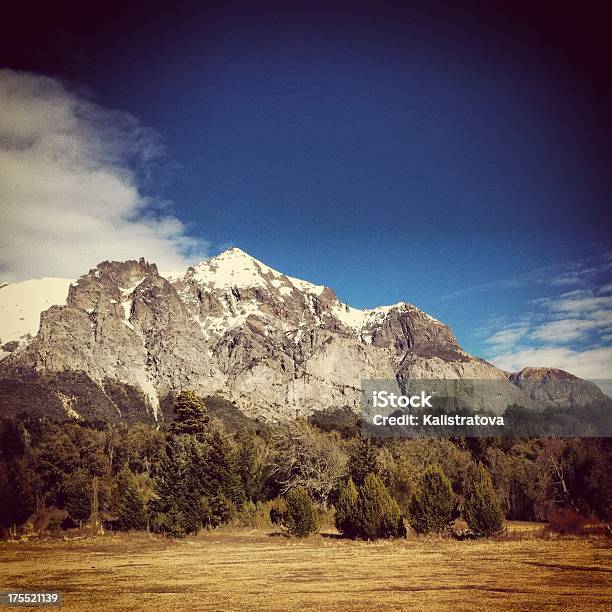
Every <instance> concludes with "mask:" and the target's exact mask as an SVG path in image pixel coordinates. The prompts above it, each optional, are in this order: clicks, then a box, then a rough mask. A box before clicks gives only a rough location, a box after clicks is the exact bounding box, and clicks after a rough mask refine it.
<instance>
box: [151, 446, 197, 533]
mask: <svg viewBox="0 0 612 612" xmlns="http://www.w3.org/2000/svg"><path fill="white" fill-rule="evenodd" d="M199 464H201V453H200V449H199V447H198V446H197V442H196V441H195V439H193V438H189V437H187V436H185V437H181V438H174V439H170V440H169V441H168V444H167V445H166V453H165V455H164V457H163V459H162V462H161V465H160V467H159V471H158V474H157V478H156V480H155V496H154V497H153V499H152V500H151V502H150V511H151V514H152V521H151V526H152V528H153V530H154V531H158V532H160V533H166V534H168V535H172V536H175V537H182V536H184V535H185V534H187V533H194V532H196V531H198V529H199V528H200V527H201V526H202V518H203V517H202V487H201V483H200V480H199V479H198V473H199V471H200V470H199V469H198V467H199Z"/></svg>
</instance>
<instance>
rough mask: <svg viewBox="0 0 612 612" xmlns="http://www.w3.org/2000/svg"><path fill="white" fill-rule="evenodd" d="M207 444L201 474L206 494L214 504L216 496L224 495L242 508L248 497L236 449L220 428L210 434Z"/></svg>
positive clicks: (237, 507)
mask: <svg viewBox="0 0 612 612" xmlns="http://www.w3.org/2000/svg"><path fill="white" fill-rule="evenodd" d="M206 445H207V452H206V460H205V465H204V468H203V473H202V475H201V477H202V482H203V483H204V493H205V495H206V496H207V497H208V498H209V501H211V502H213V505H214V499H215V498H216V497H223V498H225V499H226V500H227V501H228V502H230V503H232V504H233V505H234V507H235V508H236V509H240V508H242V505H243V504H244V502H245V501H246V498H245V495H244V486H243V484H242V478H241V477H240V471H239V469H238V462H237V457H236V449H235V448H233V447H232V444H231V443H230V441H229V440H228V439H227V437H226V436H224V435H223V434H222V433H221V432H220V431H218V430H214V431H213V432H212V433H211V434H210V436H208V439H207V441H206Z"/></svg>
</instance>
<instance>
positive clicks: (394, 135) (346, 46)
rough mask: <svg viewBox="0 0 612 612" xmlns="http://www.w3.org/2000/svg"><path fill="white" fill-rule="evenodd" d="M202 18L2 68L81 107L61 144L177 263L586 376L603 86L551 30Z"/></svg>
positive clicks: (600, 223) (314, 12)
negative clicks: (297, 291) (110, 179)
mask: <svg viewBox="0 0 612 612" xmlns="http://www.w3.org/2000/svg"><path fill="white" fill-rule="evenodd" d="M225 6H226V8H224V9H222V8H207V9H196V8H195V5H194V6H192V7H191V9H192V10H191V11H189V10H186V9H184V10H182V11H181V10H179V11H177V13H175V14H173V15H172V16H165V15H163V14H161V13H155V12H154V11H153V14H143V13H138V12H136V11H131V12H130V11H128V12H127V14H126V15H124V18H122V19H121V20H120V21H118V22H116V23H115V22H113V21H112V20H111V19H110V18H109V20H108V21H107V20H105V19H102V18H100V19H99V20H97V21H95V22H94V21H93V20H92V19H91V18H88V17H86V16H85V15H83V16H82V21H80V22H79V20H78V19H77V18H75V19H73V21H72V22H70V23H68V22H63V21H61V17H60V18H58V19H59V21H57V23H54V22H53V20H52V19H51V21H48V22H45V23H46V25H44V26H42V25H41V26H39V32H38V33H39V34H40V38H39V41H40V42H39V47H40V49H38V48H37V49H38V50H37V51H36V52H35V51H33V47H32V46H28V45H27V44H26V43H25V42H24V43H23V45H22V46H23V49H21V52H19V51H18V52H15V51H14V50H13V51H12V53H11V54H10V57H8V56H7V58H8V59H7V61H6V62H4V63H5V65H7V66H9V67H11V68H14V69H15V70H19V71H27V72H28V73H37V74H39V75H40V74H43V75H46V76H48V77H52V78H53V79H54V82H55V83H58V84H61V85H60V86H61V87H62V88H64V89H65V91H66V92H67V93H66V95H65V96H64V94H63V93H62V94H61V95H62V96H64V97H63V98H62V100H64V99H67V100H88V101H89V102H93V103H95V105H96V108H97V109H98V110H97V111H95V112H91V109H90V107H88V106H87V104H88V103H89V102H87V103H85V106H84V108H86V109H90V110H88V111H87V113H88V114H87V113H85V114H87V121H89V123H87V121H86V122H85V123H83V125H81V124H80V125H81V127H80V128H79V129H80V133H79V134H77V135H76V136H75V138H79V142H81V141H82V140H83V138H81V136H82V135H83V134H85V133H87V134H90V133H92V132H93V133H95V134H96V137H99V139H100V142H102V143H104V147H106V148H107V149H109V148H112V149H113V151H114V148H113V147H115V143H116V142H119V141H121V142H122V152H121V153H120V154H117V155H116V157H115V158H113V159H112V162H111V165H112V167H113V171H115V170H117V169H120V168H123V169H124V170H125V172H126V173H129V183H130V186H131V187H133V188H134V189H135V190H136V192H137V194H136V195H135V196H134V193H131V195H130V194H129V193H127V191H126V194H127V195H126V194H123V195H122V196H121V197H124V195H125V198H127V199H126V202H128V201H129V202H130V203H129V204H126V206H127V208H126V209H125V210H128V211H129V214H128V213H125V214H124V212H122V213H121V215H123V219H122V222H126V219H127V222H135V223H139V222H140V223H141V226H142V223H144V224H145V225H146V231H147V232H152V231H157V230H159V231H160V232H162V233H163V232H166V233H165V234H164V236H166V237H167V236H170V238H168V239H169V240H171V241H172V244H173V248H175V250H177V251H179V252H180V253H181V255H182V256H183V257H184V258H185V259H187V260H188V259H189V258H190V257H191V258H197V257H198V256H203V255H205V254H215V253H216V252H218V251H219V250H222V249H224V248H226V247H227V246H229V245H236V246H240V247H241V248H242V249H244V250H245V251H247V252H249V253H250V254H252V255H253V256H255V257H257V258H258V259H261V260H262V261H264V262H266V263H267V264H268V265H271V266H272V267H275V268H277V269H279V270H282V271H284V272H286V273H287V274H290V275H293V276H298V277H302V278H306V279H309V280H312V281H314V282H317V283H324V284H327V285H329V286H331V287H333V288H334V289H335V290H336V292H337V293H338V295H339V297H340V298H341V299H342V300H344V301H347V302H349V303H351V304H352V305H355V306H358V307H372V306H375V305H379V304H385V303H394V302H397V301H400V300H407V301H410V302H412V303H414V304H416V305H418V306H419V307H421V308H423V309H424V310H426V311H427V312H429V313H431V314H432V315H434V316H436V317H438V318H440V319H442V320H443V321H445V322H447V323H448V324H449V325H451V327H452V328H453V330H454V331H455V333H456V335H457V337H458V339H459V340H460V342H461V343H462V345H463V346H464V347H465V348H466V349H467V350H469V351H471V352H473V353H476V354H478V355H483V356H486V357H488V358H492V359H494V360H497V362H499V363H500V364H501V365H504V366H506V367H517V366H522V365H560V366H564V367H568V368H573V369H574V370H575V371H578V372H579V373H581V374H582V375H587V373H588V374H589V375H590V377H593V374H605V373H606V372H607V371H608V369H609V366H610V350H609V346H610V332H611V322H610V317H609V315H610V311H611V310H612V306H611V304H610V297H609V294H610V291H609V289H610V287H609V285H610V283H612V272H611V270H610V261H611V258H610V251H612V245H611V244H610V237H609V235H610V223H609V212H608V208H609V201H610V195H611V184H610V179H609V167H610V161H611V159H610V157H611V156H610V147H609V143H610V131H609V130H608V127H609V122H607V120H608V117H607V116H606V115H605V113H604V109H605V108H606V103H607V102H609V98H608V94H609V89H608V87H607V86H608V84H609V83H604V82H603V81H602V79H603V78H604V77H603V74H604V70H603V69H604V68H605V65H604V64H601V63H597V61H595V62H593V61H590V60H592V57H589V52H593V49H590V48H586V50H585V48H583V47H581V46H580V41H579V40H578V39H574V43H575V45H574V46H572V45H571V44H569V43H567V39H566V38H564V37H562V36H561V34H562V33H563V27H565V25H567V24H563V23H562V24H561V25H560V28H561V30H560V32H561V33H560V32H559V31H557V30H554V29H552V30H549V29H546V28H545V27H544V26H542V27H541V28H540V29H538V27H539V26H538V23H539V21H538V18H540V20H541V21H542V22H545V21H546V19H545V17H546V15H543V14H542V15H536V16H530V15H520V14H519V15H515V16H514V18H513V19H507V17H508V15H505V14H503V12H495V11H491V12H488V11H487V10H485V9H481V10H479V11H476V12H475V11H472V12H470V11H468V10H467V9H466V10H465V11H464V12H461V11H458V10H443V9H442V8H440V7H442V5H440V7H437V5H435V4H434V5H432V7H433V8H431V9H430V10H427V11H426V10H421V11H420V12H417V11H409V10H404V9H402V10H400V9H397V8H393V7H392V6H391V5H389V8H388V10H385V11H381V10H376V9H374V8H371V9H363V10H360V11H354V10H353V11H347V10H344V9H342V8H340V6H341V5H338V8H337V9H329V8H324V6H323V5H321V6H319V7H316V8H315V9H309V10H307V9H303V10H301V9H300V10H292V11H286V10H283V9H282V8H280V5H276V6H274V5H269V7H270V8H269V9H265V8H260V9H258V11H257V12H255V11H251V10H247V9H245V8H244V7H239V6H235V7H234V6H232V5H230V4H227V5H225ZM313 6H314V5H313ZM529 17H534V18H531V19H530V18H529ZM534 24H535V25H534ZM52 34H54V35H53V36H52ZM587 35H588V32H584V36H585V38H586V37H587ZM58 38H59V39H61V40H62V41H63V43H62V44H61V45H59V44H58V43H57V40H58ZM560 39H563V40H565V41H566V42H565V44H561V46H559V40H560ZM555 44H556V45H557V46H555ZM45 45H48V47H49V49H48V53H46V54H45V53H43V52H42V51H41V49H44V47H45ZM587 60H589V62H587ZM598 61H600V62H601V61H603V60H601V58H599V60H598ZM586 63H589V65H590V66H591V70H592V71H594V74H592V75H590V77H589V76H588V75H586V74H585V73H584V66H585V65H586ZM598 70H599V71H600V73H598ZM593 76H594V77H595V79H593V78H592V77H593ZM598 79H599V80H598ZM43 89H44V88H43ZM47 89H48V88H47ZM79 108H80V107H79ZM100 109H104V110H103V112H104V113H106V115H104V119H103V120H100V116H99V115H100V113H102V111H101V110H100ZM116 112H120V113H123V114H122V115H121V117H123V119H124V120H125V117H127V116H128V115H127V114H129V116H130V117H132V118H133V124H130V121H129V120H128V121H127V123H126V125H125V127H124V129H123V130H122V134H115V135H114V136H113V137H112V138H109V137H107V136H106V135H102V130H104V129H107V128H108V125H109V124H111V123H113V115H112V113H116ZM96 113H97V114H96ZM77 114H78V113H77ZM82 114H83V113H81V115H82ZM81 115H79V121H81V118H80V117H81ZM92 115H95V117H93V118H92ZM83 126H84V127H83ZM91 126H94V127H91ZM105 126H106V128H105ZM135 126H136V127H135ZM126 134H128V135H129V138H128V137H127V136H126ZM122 139H123V141H122ZM144 141H146V143H147V144H146V147H147V151H146V152H143V146H144V145H143V142H144ZM126 143H127V145H126ZM133 150H137V151H138V154H137V155H132V153H133ZM95 155H98V152H96V153H95ZM113 155H115V153H113ZM98 162H99V159H98V157H96V163H98ZM111 174H112V173H111ZM130 198H132V199H130ZM133 198H136V200H137V202H136V200H134V199H133ZM111 205H112V204H111ZM130 207H132V208H130ZM128 217H129V218H128ZM155 219H157V220H158V221H160V222H161V225H159V226H157V229H156V228H155V227H154V225H153V221H154V220H155ZM143 220H144V221H143ZM172 223H174V224H178V225H180V229H178V230H176V229H172V228H171V229H168V228H169V224H170V225H171V224H172ZM141 226H138V227H139V228H140V229H141ZM173 227H174V226H173ZM140 229H139V232H140ZM173 231H174V232H175V233H174V234H172V232H173ZM138 235H139V236H140V233H138ZM181 241H183V242H181ZM123 242H125V240H123ZM127 242H130V240H129V239H128V240H127ZM140 244H143V245H144V246H145V247H146V245H147V244H149V243H147V242H144V243H140V242H139V241H138V240H134V245H140ZM83 248H84V249H85V248H86V246H84V247H83ZM151 250H152V251H153V252H152V253H151V254H149V253H142V254H143V255H145V256H148V257H149V258H151V259H153V258H154V255H155V253H157V251H156V250H155V248H153V247H152V248H151ZM92 252H93V249H92ZM160 253H161V251H160ZM164 253H165V251H164ZM109 256H111V255H110V254H109ZM160 256H161V257H164V256H165V255H163V254H162V255H160ZM84 260H87V257H84ZM4 270H5V274H9V275H10V273H11V268H10V265H9V264H6V265H5V267H4ZM58 270H59V271H61V270H62V268H61V266H60V265H59V264H58ZM606 286H608V287H607V289H606ZM572 292H573V293H572ZM577 292H581V293H577ZM564 294H568V295H569V297H568V296H566V297H563V296H564ZM568 300H569V302H568ZM577 321H583V323H578V322H577ZM575 328H579V329H578V330H576V329H575ZM593 351H595V353H593ZM544 359H549V362H544V361H543V360H544ZM581 360H582V361H581ZM536 362H537V363H536ZM553 362H554V363H553ZM602 364H603V365H602ZM610 374H611V376H610V377H611V378H612V372H610ZM600 377H602V376H600Z"/></svg>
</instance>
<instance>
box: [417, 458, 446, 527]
mask: <svg viewBox="0 0 612 612" xmlns="http://www.w3.org/2000/svg"><path fill="white" fill-rule="evenodd" d="M454 506H455V497H454V495H453V491H452V489H451V485H450V482H449V480H448V478H447V477H446V474H444V472H443V471H442V469H441V468H440V467H439V466H438V465H433V466H430V467H428V468H427V469H426V470H425V471H424V472H423V474H422V475H421V478H420V479H419V484H418V486H417V488H416V490H415V491H414V493H413V495H412V499H411V501H410V506H409V517H408V518H409V521H410V524H411V525H412V528H413V529H414V530H415V531H416V532H417V533H431V532H437V533H439V532H441V531H444V530H445V529H446V528H447V527H448V525H449V524H450V522H451V520H452V515H453V508H454Z"/></svg>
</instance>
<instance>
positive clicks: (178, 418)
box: [170, 391, 209, 438]
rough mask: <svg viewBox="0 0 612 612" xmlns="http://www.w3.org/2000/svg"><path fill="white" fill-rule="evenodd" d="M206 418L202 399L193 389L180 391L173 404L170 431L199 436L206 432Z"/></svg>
mask: <svg viewBox="0 0 612 612" xmlns="http://www.w3.org/2000/svg"><path fill="white" fill-rule="evenodd" d="M208 420H209V418H208V414H207V413H206V405H205V404H204V400H203V399H202V398H201V397H200V396H199V395H198V394H197V393H195V391H181V393H180V394H179V395H178V397H177V398H176V402H175V404H174V421H173V422H172V425H171V426H170V431H171V432H172V433H173V434H177V435H178V434H188V435H192V436H196V437H198V438H200V437H201V436H203V435H204V433H205V432H206V428H207V425H208Z"/></svg>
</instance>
